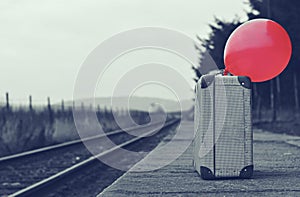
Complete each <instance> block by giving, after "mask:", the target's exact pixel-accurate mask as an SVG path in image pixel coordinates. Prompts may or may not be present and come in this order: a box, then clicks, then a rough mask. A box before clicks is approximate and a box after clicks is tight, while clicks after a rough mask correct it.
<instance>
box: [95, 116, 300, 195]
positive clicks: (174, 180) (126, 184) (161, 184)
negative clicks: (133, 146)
mask: <svg viewBox="0 0 300 197" xmlns="http://www.w3.org/2000/svg"><path fill="white" fill-rule="evenodd" d="M181 125H182V127H181V128H180V129H181V130H182V131H186V132H188V131H190V130H191V129H193V123H192V122H182V124H181ZM180 138H181V139H177V146H178V149H180V146H186V144H187V141H189V140H190V139H189V138H187V137H186V136H185V135H182V136H181V137H180ZM170 140H171V137H170V136H169V137H166V138H165V139H164V141H163V142H161V144H160V145H159V146H158V147H160V146H164V145H165V144H166V143H167V142H168V141H170ZM299 142H300V137H295V136H288V135H281V134H273V133H269V132H263V131H261V130H254V166H255V167H254V168H255V171H254V176H253V178H252V179H244V180H242V179H230V180H214V181H205V180H202V179H201V178H200V176H199V175H198V174H197V173H196V172H195V171H194V169H193V167H192V147H191V146H189V147H188V148H187V150H186V151H185V152H184V153H183V154H181V156H180V157H179V158H177V159H176V160H175V161H174V162H172V163H170V164H169V165H167V166H165V167H162V168H160V169H158V170H154V171H148V172H147V171H146V172H127V173H125V174H124V175H123V176H122V177H120V178H119V179H118V180H116V181H115V182H114V183H113V184H112V185H111V186H109V187H108V188H106V189H105V190H104V191H103V192H101V193H100V194H99V196H114V197H115V196H300V147H299V145H300V143H299ZM158 151H160V149H159V148H156V149H154V150H153V151H152V152H151V153H150V154H149V157H148V158H147V157H146V158H145V159H144V161H147V162H143V161H142V162H140V163H139V164H137V165H136V166H135V168H136V169H139V168H143V167H145V166H144V165H146V164H145V163H147V165H148V167H149V166H150V167H151V166H152V165H154V166H155V165H157V164H155V162H152V163H151V160H150V161H149V158H150V159H151V154H152V155H155V157H156V159H159V158H157V157H161V158H160V159H161V160H168V159H169V158H170V157H171V156H172V154H177V152H176V150H173V151H170V152H168V153H164V154H155V153H157V152H158Z"/></svg>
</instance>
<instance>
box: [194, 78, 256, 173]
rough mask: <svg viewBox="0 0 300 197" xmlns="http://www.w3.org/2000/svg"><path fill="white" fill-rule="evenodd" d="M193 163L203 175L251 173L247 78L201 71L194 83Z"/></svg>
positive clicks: (249, 95)
mask: <svg viewBox="0 0 300 197" xmlns="http://www.w3.org/2000/svg"><path fill="white" fill-rule="evenodd" d="M193 147H194V150H193V165H194V167H195V169H196V171H197V172H198V173H199V174H200V175H201V177H202V178H203V179H215V178H230V177H241V178H250V177H251V176H252V174H253V133H252V123H251V81H250V79H249V78H248V77H244V76H223V75H222V74H217V75H214V74H208V75H203V76H202V77H201V79H200V80H199V82H198V83H197V85H196V100H195V137H194V141H193Z"/></svg>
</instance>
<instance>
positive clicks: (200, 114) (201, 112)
mask: <svg viewBox="0 0 300 197" xmlns="http://www.w3.org/2000/svg"><path fill="white" fill-rule="evenodd" d="M202 80H205V79H204V78H203V77H202V78H201V79H200V81H199V82H198V84H197V88H196V100H195V102H196V103H195V138H194V162H195V163H194V165H195V169H196V170H197V171H198V173H200V174H201V168H200V167H201V166H204V167H206V168H208V169H210V170H213V169H214V159H213V137H214V136H213V117H212V116H213V113H212V111H213V110H212V108H213V100H212V93H213V88H214V86H213V81H212V79H211V78H209V79H208V80H206V81H207V82H208V83H204V84H203V81H202ZM205 84H207V85H205ZM201 176H202V174H201Z"/></svg>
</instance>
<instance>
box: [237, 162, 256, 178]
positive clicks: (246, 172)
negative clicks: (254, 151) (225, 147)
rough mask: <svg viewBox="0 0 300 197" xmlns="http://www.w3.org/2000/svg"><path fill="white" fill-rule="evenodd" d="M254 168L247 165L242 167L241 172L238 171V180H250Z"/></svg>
mask: <svg viewBox="0 0 300 197" xmlns="http://www.w3.org/2000/svg"><path fill="white" fill-rule="evenodd" d="M253 169H254V166H253V165H249V166H246V167H244V168H243V169H242V170H241V171H240V178H251V177H252V175H253V171H254V170H253Z"/></svg>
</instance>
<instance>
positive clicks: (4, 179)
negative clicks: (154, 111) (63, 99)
mask: <svg viewBox="0 0 300 197" xmlns="http://www.w3.org/2000/svg"><path fill="white" fill-rule="evenodd" d="M178 121H179V119H173V120H170V121H168V122H167V123H165V124H164V126H163V127H162V128H158V129H155V126H156V125H158V124H161V123H154V124H152V125H144V126H138V127H131V128H127V129H126V131H123V130H116V131H111V132H107V133H105V134H103V135H97V136H92V137H88V138H85V139H82V140H74V141H70V142H66V143H62V144H58V145H53V146H49V147H44V148H40V149H36V150H32V151H27V152H24V153H19V154H15V155H11V156H5V157H2V158H0V174H1V176H0V181H1V182H0V183H1V184H2V185H1V186H0V194H1V195H0V196H40V195H41V194H49V193H50V194H51V193H53V188H57V185H59V186H60V185H62V184H65V183H66V182H72V181H73V179H74V174H75V179H79V180H80V179H83V178H76V177H80V176H81V177H84V178H85V177H86V176H89V175H87V174H91V173H93V172H91V170H92V169H93V168H97V169H102V168H106V167H103V165H105V164H101V162H99V161H98V158H101V157H110V156H111V155H112V154H113V153H114V152H115V151H117V150H118V149H120V148H129V149H130V147H131V146H134V144H136V146H141V144H145V143H140V144H139V143H138V142H139V141H143V140H146V139H148V138H152V137H153V136H155V135H157V133H160V132H158V130H159V131H160V130H164V129H166V128H167V127H169V126H172V125H174V124H176V123H177V122H178ZM139 131H140V133H139ZM131 132H133V133H134V134H135V135H130V133H131ZM137 133H139V135H136V134H137ZM150 135H153V136H151V137H148V136H150ZM105 136H107V137H109V138H110V140H112V141H113V142H114V143H115V144H116V145H115V146H113V147H111V148H109V149H103V148H102V146H101V143H102V142H101V143H100V144H99V146H97V152H99V154H97V155H92V154H91V153H90V152H89V151H88V150H87V149H86V148H85V146H84V144H83V143H82V141H84V142H92V141H93V140H99V139H102V140H103V143H105V139H106V138H105ZM98 142H99V141H97V143H98ZM95 161H98V162H95ZM97 165H98V166H97ZM99 165H102V167H99ZM85 171H86V172H85ZM88 171H90V172H88ZM102 171H103V170H102ZM102 171H101V173H102ZM85 173H86V175H85ZM101 173H100V174H101ZM78 174H80V176H77V175H78ZM116 174H120V175H121V174H122V173H121V172H117V173H116ZM105 176H109V175H105ZM102 178H103V177H102ZM103 179H104V178H103ZM62 180H63V181H62ZM77 181H78V180H77ZM77 185H78V184H77ZM99 187H100V186H99ZM50 196H51V195H50ZM55 196H57V195H55Z"/></svg>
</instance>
